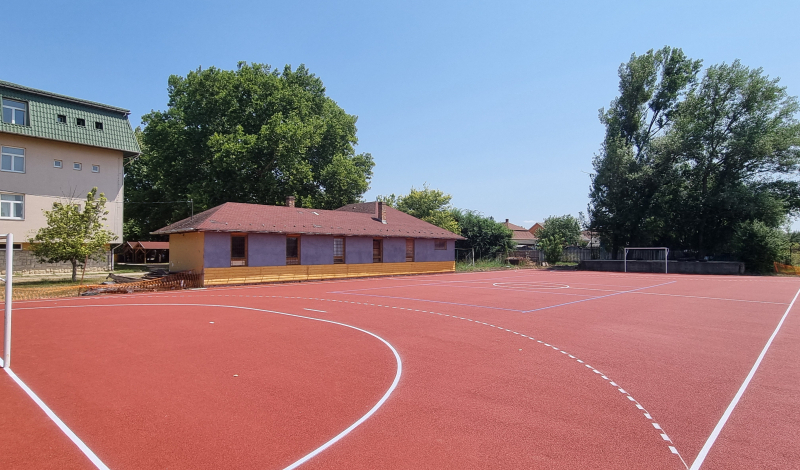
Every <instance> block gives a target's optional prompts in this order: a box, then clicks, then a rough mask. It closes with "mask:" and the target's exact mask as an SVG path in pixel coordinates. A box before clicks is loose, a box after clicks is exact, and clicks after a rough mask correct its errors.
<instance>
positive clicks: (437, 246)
mask: <svg viewBox="0 0 800 470" xmlns="http://www.w3.org/2000/svg"><path fill="white" fill-rule="evenodd" d="M433 249H434V250H446V249H447V240H436V241H434V242H433Z"/></svg>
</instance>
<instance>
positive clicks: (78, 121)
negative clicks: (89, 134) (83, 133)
mask: <svg viewBox="0 0 800 470" xmlns="http://www.w3.org/2000/svg"><path fill="white" fill-rule="evenodd" d="M75 124H77V125H79V126H81V127H86V119H83V118H76V119H75Z"/></svg>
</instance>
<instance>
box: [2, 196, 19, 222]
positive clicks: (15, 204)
mask: <svg viewBox="0 0 800 470" xmlns="http://www.w3.org/2000/svg"><path fill="white" fill-rule="evenodd" d="M24 218H25V196H23V195H22V194H0V219H17V220H22V219H24Z"/></svg>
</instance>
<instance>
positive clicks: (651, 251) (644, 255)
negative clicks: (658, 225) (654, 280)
mask: <svg viewBox="0 0 800 470" xmlns="http://www.w3.org/2000/svg"><path fill="white" fill-rule="evenodd" d="M629 253H630V254H631V256H632V258H631V261H634V260H636V261H661V260H663V261H664V272H665V273H666V272H668V268H667V267H668V261H667V258H668V257H669V248H666V247H663V246H646V247H631V248H625V258H624V259H625V261H624V263H623V266H624V268H623V270H624V271H625V272H628V254H629ZM662 253H663V255H662Z"/></svg>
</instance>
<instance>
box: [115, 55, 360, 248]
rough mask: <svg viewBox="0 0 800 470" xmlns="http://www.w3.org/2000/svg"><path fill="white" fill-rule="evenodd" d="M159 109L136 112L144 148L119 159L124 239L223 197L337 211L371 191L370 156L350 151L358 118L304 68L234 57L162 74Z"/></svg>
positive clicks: (214, 202)
mask: <svg viewBox="0 0 800 470" xmlns="http://www.w3.org/2000/svg"><path fill="white" fill-rule="evenodd" d="M168 93H169V103H168V108H167V110H165V111H152V112H150V113H149V114H146V115H145V116H143V117H142V121H143V123H144V124H145V127H144V129H143V130H142V131H141V133H140V134H139V136H140V142H141V144H142V148H143V153H142V155H141V156H139V157H137V158H136V159H133V160H132V161H129V162H127V163H126V167H125V168H126V174H125V185H126V188H125V189H126V191H125V196H126V202H127V203H133V204H127V205H126V210H125V216H126V224H125V227H126V229H127V230H128V231H127V233H126V237H139V238H146V237H148V234H149V232H150V231H152V230H156V229H158V228H161V227H163V226H164V225H167V224H168V223H171V222H174V221H176V220H178V219H181V218H184V217H188V216H189V211H190V205H189V204H187V203H185V202H173V201H186V200H192V201H194V207H195V210H196V211H201V210H205V209H208V208H210V207H213V206H216V205H218V204H222V203H224V202H246V203H256V204H282V203H283V202H284V201H285V198H286V196H289V195H293V196H296V197H297V204H298V205H300V206H303V207H317V208H321V209H334V208H337V207H340V206H343V205H345V204H349V203H353V202H357V201H358V200H359V198H360V197H361V195H362V194H363V193H364V192H365V191H366V190H367V189H368V188H369V181H370V179H371V177H372V168H373V166H374V162H373V160H372V156H371V155H370V154H368V153H360V154H357V153H356V152H355V149H354V147H355V145H356V144H357V142H358V141H357V138H356V119H357V118H356V116H353V115H349V114H347V113H345V111H344V110H343V109H342V108H340V107H339V106H338V105H337V104H336V102H334V101H333V100H332V99H331V98H329V97H328V96H326V94H325V87H324V86H323V84H322V81H321V80H320V79H319V78H318V77H316V76H314V75H313V74H312V73H310V72H309V71H308V69H306V68H305V67H304V66H303V65H301V66H299V67H297V69H295V70H292V69H291V67H290V66H288V65H287V66H286V67H284V69H283V70H282V71H280V70H278V69H272V68H271V67H270V66H269V65H264V64H247V63H244V62H240V63H239V64H238V67H237V69H236V70H233V71H229V70H221V69H218V68H215V67H212V68H209V69H205V70H203V69H198V70H196V71H193V72H190V73H189V74H188V75H186V76H185V77H181V76H176V75H173V76H170V77H169V87H168Z"/></svg>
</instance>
